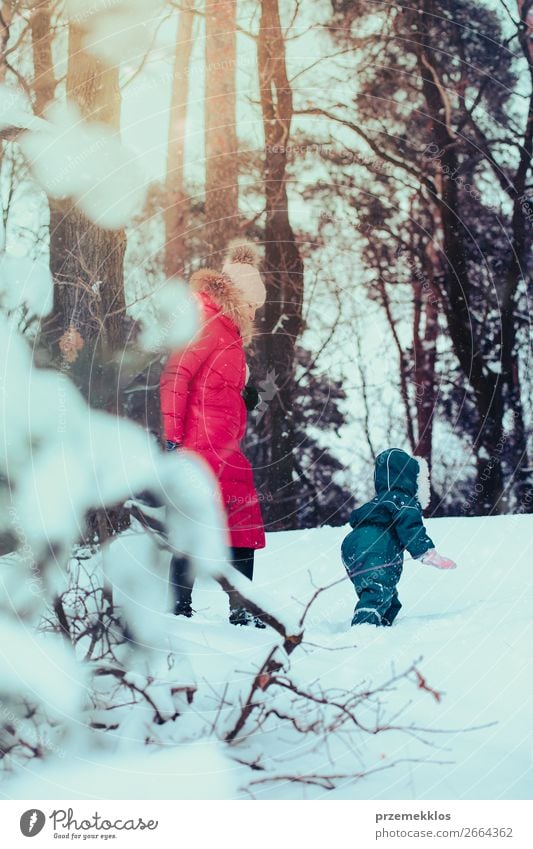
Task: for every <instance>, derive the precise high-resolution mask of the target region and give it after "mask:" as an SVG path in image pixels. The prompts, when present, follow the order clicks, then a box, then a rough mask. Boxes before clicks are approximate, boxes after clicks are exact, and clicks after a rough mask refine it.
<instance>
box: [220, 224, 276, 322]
mask: <svg viewBox="0 0 533 849" xmlns="http://www.w3.org/2000/svg"><path fill="white" fill-rule="evenodd" d="M258 265H259V256H258V254H257V250H256V248H255V245H253V244H252V243H251V242H242V241H240V240H238V239H236V240H234V241H233V242H230V244H229V247H228V253H227V254H226V259H225V262H224V265H223V266H222V271H223V272H224V274H227V275H228V277H229V278H230V280H231V282H232V283H233V285H234V286H235V288H236V289H239V291H240V292H242V294H243V295H244V297H245V298H246V300H247V301H248V302H249V303H250V304H255V305H257V306H258V307H262V306H263V304H264V303H265V301H266V289H265V284H264V283H263V281H262V280H261V275H260V273H259V269H258Z"/></svg>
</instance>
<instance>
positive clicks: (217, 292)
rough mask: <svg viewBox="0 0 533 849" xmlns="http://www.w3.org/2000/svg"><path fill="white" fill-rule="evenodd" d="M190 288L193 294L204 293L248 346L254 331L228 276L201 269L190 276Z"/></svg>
mask: <svg viewBox="0 0 533 849" xmlns="http://www.w3.org/2000/svg"><path fill="white" fill-rule="evenodd" d="M190 286H191V289H192V291H193V292H197V293H204V294H205V295H208V296H209V298H210V299H211V300H212V301H213V302H214V303H215V304H216V305H217V306H218V307H220V308H221V312H222V314H223V315H224V316H226V318H229V319H230V320H231V321H232V322H233V323H234V324H235V325H236V327H237V329H238V330H239V332H240V334H241V336H242V339H243V342H244V344H245V345H249V344H250V342H251V340H252V336H253V331H254V326H253V322H252V321H251V320H250V318H249V316H248V314H247V310H248V305H247V303H245V300H244V297H243V295H241V293H240V291H239V290H238V289H237V287H236V286H234V285H233V283H232V281H231V278H230V277H229V275H227V274H225V273H224V272H222V271H213V269H211V268H202V269H200V270H199V271H195V272H194V274H193V275H192V276H191V281H190Z"/></svg>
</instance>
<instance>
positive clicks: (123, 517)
mask: <svg viewBox="0 0 533 849" xmlns="http://www.w3.org/2000/svg"><path fill="white" fill-rule="evenodd" d="M42 13H43V15H44V10H42ZM39 32H40V30H39V27H37V28H36V29H35V34H36V36H39ZM44 35H45V34H44V32H43V34H42V37H40V38H39V43H38V44H36V45H35V46H34V62H35V75H36V78H37V79H42V80H48V81H49V84H48V85H47V86H46V87H45V86H42V87H41V89H40V92H39V98H40V100H39V103H40V108H44V107H45V105H46V102H47V100H48V98H49V97H50V94H51V91H52V89H53V87H52V85H51V75H52V73H53V72H52V70H51V69H50V66H49V65H48V64H47V63H49V61H50V58H51V51H50V49H49V46H50V45H49V44H48V45H46V44H45V38H44ZM82 39H83V33H82V31H81V30H80V29H79V28H78V27H76V26H71V27H70V30H69V49H68V68H67V86H66V87H67V97H68V98H69V99H71V100H73V101H74V102H75V103H76V104H77V106H78V107H79V109H80V111H81V113H82V116H83V118H84V120H86V121H88V122H91V121H98V122H101V123H103V124H105V125H107V126H108V127H111V128H113V129H114V130H115V131H116V132H117V134H118V133H119V126H120V91H119V85H118V71H117V69H115V68H108V67H106V66H105V65H104V64H103V63H102V62H100V61H99V60H98V59H96V58H94V57H93V56H91V55H90V54H88V53H86V52H85V51H84V50H83V48H82ZM80 167H83V166H80ZM125 250H126V236H125V233H124V230H122V229H119V230H107V229H103V228H101V227H98V226H97V225H96V224H94V223H93V222H91V221H90V220H89V219H88V218H87V217H86V216H85V215H84V214H83V213H82V212H80V211H79V210H78V209H77V208H76V207H75V206H74V205H73V203H72V202H71V201H70V200H65V201H57V200H52V199H51V200H50V268H51V271H52V276H53V280H54V298H53V308H52V312H51V314H50V315H49V316H48V317H47V318H46V319H45V320H44V321H43V322H42V325H41V333H40V342H41V344H42V345H44V347H45V348H46V350H47V351H48V356H49V358H50V361H51V363H52V364H55V365H56V366H57V367H59V368H60V369H61V371H62V372H64V373H65V374H67V375H68V377H69V378H70V379H71V380H72V381H73V382H74V383H75V384H76V385H77V386H78V388H79V389H80V390H81V392H82V393H83V394H84V396H85V397H86V399H87V401H88V403H89V404H90V405H91V406H92V407H97V408H100V409H105V410H107V411H108V412H112V413H119V412H120V411H121V408H120V402H119V395H118V387H117V382H116V373H117V370H116V366H115V365H114V361H117V359H120V352H121V351H122V350H123V348H124V345H125V342H126V336H127V322H126V316H125V295H124V254H125ZM127 524H129V516H128V514H127V511H124V510H123V508H122V507H121V506H120V505H117V506H116V507H115V508H110V509H105V508H102V509H99V510H94V511H91V512H90V513H89V515H88V516H87V530H86V536H85V539H86V540H87V541H88V542H93V541H95V540H98V541H100V542H104V541H105V539H106V538H107V537H108V536H109V535H110V534H112V533H114V532H115V531H118V530H120V529H122V528H123V527H125V526H126V525H127Z"/></svg>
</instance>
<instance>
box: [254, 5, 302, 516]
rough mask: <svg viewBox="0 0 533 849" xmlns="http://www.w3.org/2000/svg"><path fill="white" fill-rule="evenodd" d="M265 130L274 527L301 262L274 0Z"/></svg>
mask: <svg viewBox="0 0 533 849" xmlns="http://www.w3.org/2000/svg"><path fill="white" fill-rule="evenodd" d="M258 63H259V82H260V89H261V109H262V114H263V124H264V130H265V166H264V182H265V194H266V224H265V264H264V274H265V283H266V287H267V302H266V305H265V310H264V319H263V322H262V325H261V336H260V339H259V343H258V346H259V348H260V350H261V353H262V357H263V361H262V365H263V367H264V369H265V372H266V376H267V377H268V375H270V380H272V379H273V380H274V381H275V383H276V385H277V387H278V392H277V393H276V394H275V395H274V397H273V398H272V399H271V400H270V401H269V402H268V410H267V413H266V415H265V417H264V419H263V422H264V426H265V428H268V468H267V488H268V490H269V492H270V493H272V494H275V497H274V499H273V501H272V502H271V504H270V507H269V512H270V514H271V518H272V521H273V527H284V528H291V527H295V526H296V524H297V515H296V510H297V483H296V480H295V478H296V473H295V469H294V420H293V403H294V397H295V392H294V370H295V345H296V342H297V340H298V337H299V335H300V333H301V331H302V329H303V322H302V303H303V291H304V290H303V286H304V282H303V262H302V258H301V256H300V252H299V249H298V246H297V244H296V239H295V236H294V232H293V229H292V226H291V223H290V220H289V212H288V201H287V185H286V167H287V146H288V143H289V138H290V127H291V119H292V114H293V106H292V92H291V87H290V84H289V81H288V78H287V69H286V65H285V45H284V42H283V35H282V31H281V24H280V18H279V8H278V3H277V0H276V2H273V0H263V3H262V6H261V21H260V28H259V44H258Z"/></svg>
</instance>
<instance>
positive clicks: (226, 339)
mask: <svg viewBox="0 0 533 849" xmlns="http://www.w3.org/2000/svg"><path fill="white" fill-rule="evenodd" d="M191 288H192V289H193V290H194V291H195V292H196V293H197V297H198V299H199V301H200V304H201V308H202V311H203V323H202V327H201V330H200V331H199V332H198V334H197V335H196V336H195V338H194V339H193V340H192V342H190V343H189V345H188V346H187V347H186V348H185V349H184V350H182V351H176V352H175V353H174V354H172V355H171V356H170V357H169V359H168V361H167V363H166V365H165V368H164V369H163V373H162V375H161V381H160V394H161V413H162V418H163V430H164V434H165V439H166V440H167V448H168V449H169V450H172V449H174V448H182V447H183V448H187V449H190V450H192V451H195V452H196V453H197V454H200V456H201V457H203V458H204V460H206V461H207V463H208V464H209V465H210V466H211V468H212V470H213V471H214V473H215V475H216V477H217V478H218V482H219V488H220V495H221V498H222V501H223V504H224V506H225V509H226V514H227V520H228V528H229V533H230V540H229V542H230V546H231V560H232V563H233V565H234V566H235V567H236V568H237V569H238V570H239V571H240V572H241V573H242V574H244V575H246V577H248V578H249V579H250V580H252V577H253V565H254V552H255V550H256V549H258V548H264V546H265V532H264V526H263V520H262V518H261V510H260V507H259V501H258V498H257V493H256V490H255V486H254V480H253V473H252V468H251V466H250V463H249V462H248V460H247V459H246V458H245V456H244V454H243V453H242V451H241V448H240V442H241V440H242V438H243V436H244V432H245V430H246V412H247V411H246V405H245V402H244V400H243V396H242V393H243V390H244V388H245V384H246V381H247V366H246V361H245V357H244V345H245V344H246V343H248V342H249V340H250V339H251V335H252V322H253V319H254V316H255V312H256V310H257V309H258V308H259V307H261V306H262V305H263V304H264V302H265V296H266V291H265V286H264V284H263V282H262V280H261V276H260V274H259V271H258V269H257V256H256V253H255V249H254V248H253V246H251V245H249V244H242V243H241V244H234V245H233V246H230V250H229V253H228V257H227V259H226V262H225V263H224V266H223V269H222V272H217V271H212V270H210V269H203V270H201V271H197V272H196V273H195V274H193V276H192V278H191ZM171 583H172V586H173V592H174V598H175V607H174V612H175V613H176V614H177V615H182V616H191V615H192V607H191V598H192V587H193V579H192V576H190V575H189V574H188V562H187V561H186V560H185V559H184V558H179V557H173V558H172V564H171ZM230 607H231V613H230V622H232V623H233V624H235V625H248V624H252V623H253V624H255V625H256V626H258V627H264V626H263V623H261V622H259V621H257V620H255V619H254V618H253V617H252V616H251V615H250V614H249V613H248V612H247V611H246V610H244V609H242V608H239V607H237V606H236V605H235V604H233V603H232V599H231V598H230Z"/></svg>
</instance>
